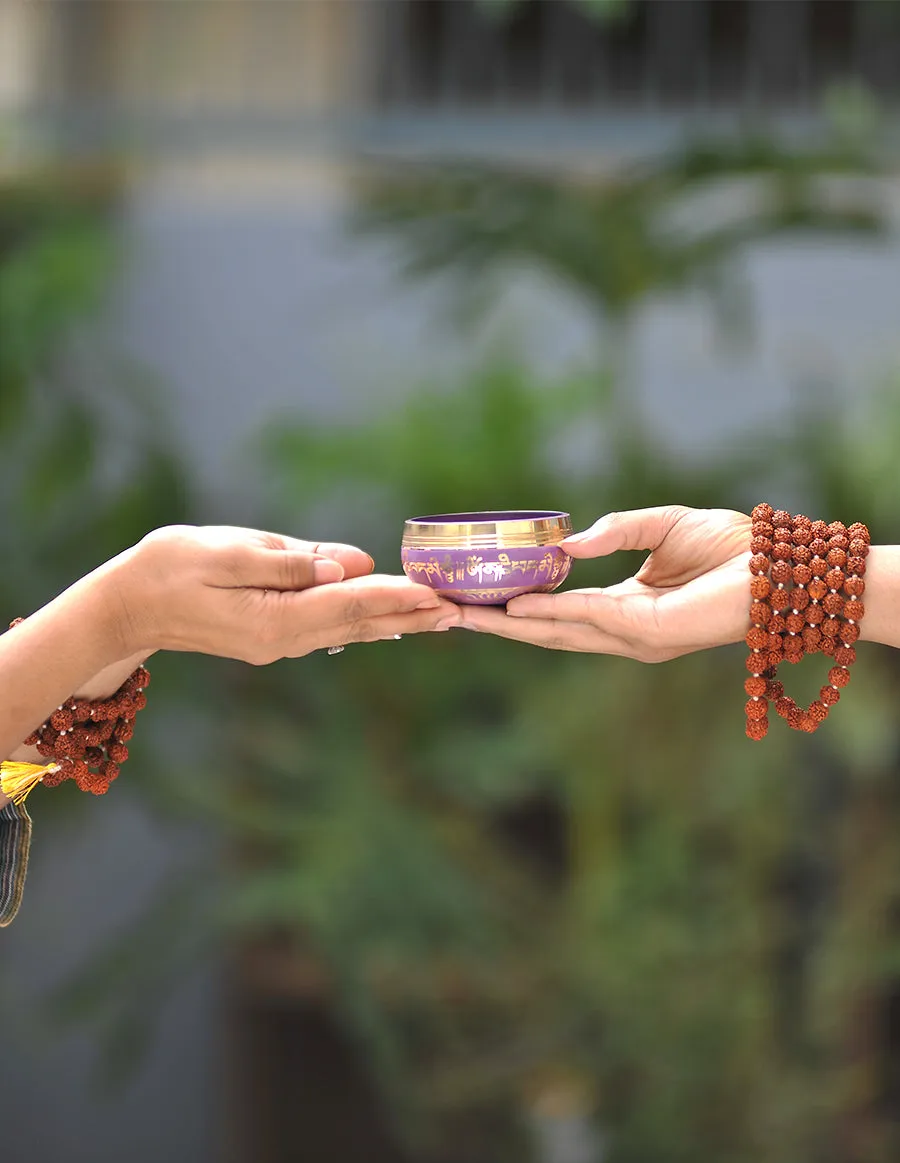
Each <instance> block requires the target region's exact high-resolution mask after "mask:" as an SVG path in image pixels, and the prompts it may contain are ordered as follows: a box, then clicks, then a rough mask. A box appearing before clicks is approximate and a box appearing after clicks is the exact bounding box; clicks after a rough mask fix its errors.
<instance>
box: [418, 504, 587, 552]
mask: <svg viewBox="0 0 900 1163" xmlns="http://www.w3.org/2000/svg"><path fill="white" fill-rule="evenodd" d="M492 516H493V514H492V513H490V512H485V513H446V514H441V515H434V516H430V517H412V518H410V520H408V521H407V522H406V523H405V524H404V527H403V548H404V549H491V548H494V547H497V548H501V549H524V548H528V547H529V546H532V547H535V546H538V547H539V546H543V545H558V544H559V543H560V541H562V540H563V538H565V537H568V536H569V534H570V533H571V532H572V518H571V517H570V516H569V514H568V513H562V512H555V511H552V510H522V511H521V512H515V511H508V512H502V513H501V512H500V511H498V512H497V514H496V517H497V520H491V517H492Z"/></svg>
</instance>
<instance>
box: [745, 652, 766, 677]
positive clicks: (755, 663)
mask: <svg viewBox="0 0 900 1163" xmlns="http://www.w3.org/2000/svg"><path fill="white" fill-rule="evenodd" d="M766 663H767V655H765V654H751V655H749V656H748V658H747V661H746V662H745V663H744V665H745V666H746V667H747V669H748V670H749V671H750V673H751V674H762V672H763V671H764V670H765V669H766Z"/></svg>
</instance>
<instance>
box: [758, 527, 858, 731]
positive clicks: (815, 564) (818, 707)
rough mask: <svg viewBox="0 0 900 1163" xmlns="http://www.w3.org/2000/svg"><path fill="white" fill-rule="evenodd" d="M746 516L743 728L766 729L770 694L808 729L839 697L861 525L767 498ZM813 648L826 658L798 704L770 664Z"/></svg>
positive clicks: (851, 637)
mask: <svg viewBox="0 0 900 1163" xmlns="http://www.w3.org/2000/svg"><path fill="white" fill-rule="evenodd" d="M751 517H752V522H753V524H752V530H751V540H750V552H751V557H750V573H751V581H750V621H751V627H750V630H749V631H748V632H747V637H746V643H747V645H748V646H749V647H750V655H749V657H748V658H747V670H748V671H749V672H750V677H749V678H748V679H747V680H746V682H745V683H744V690H745V691H746V692H747V695H748V696H749V697H748V700H747V704H746V706H745V712H746V716H747V734H748V736H749V737H750V738H751V739H762V738H763V737H764V736H765V735H766V733H767V731H768V729H769V718H768V710H769V702H770V701H772V702H774V703H775V710H776V711H777V713H778V714H779V715H780V716H781V717H782V718H783V719H785V720H786V721H787V723H788V726H790V727H793V728H794V729H795V730H798V731H809V732H812V731H815V730H816V728H817V727H818V726H819V724H820V723H823V722H824V721H825V719H826V718H827V717H828V712H829V711H830V709H831V708H832V707H833V706H834V704H835V703H836V702H837V701H838V699H839V698H840V697H841V690H842V688H843V687H845V686H846V685H847V683H848V682H849V681H850V667H851V666H852V665H853V663H854V662H855V661H856V650H855V648H854V643H855V642H856V640H857V639H858V638H859V623H860V622H861V620H862V618H863V615H864V614H865V606H864V605H863V602H862V596H863V594H864V593H865V588H866V585H865V581H864V580H863V578H864V575H865V572H866V557H867V555H868V552H869V531H868V529H867V528H866V526H865V525H862V524H860V523H859V522H856V523H854V524H853V525H850V526H849V528H848V527H847V526H845V525H844V524H843V523H842V522H840V521H832V522H831V524H830V525H827V524H826V523H825V522H824V521H811V520H810V519H809V517H804V516H803V514H800V513H798V514H797V515H795V516H791V514H790V513H788V512H786V511H785V510H784V509H773V508H772V506H771V505H767V504H760V505H757V506H756V508H755V509H754V510H753V513H752V515H751ZM820 653H821V654H826V655H828V656H829V657H831V658H833V659H834V665H833V666H832V667H831V669H830V670H829V671H828V682H827V683H826V684H825V685H824V686H823V687H822V689H821V690H820V691H819V697H818V698H817V699H814V700H813V701H812V702H811V703H810V705H809V706H808V707H807V708H806V709H805V710H804V708H803V707H801V706H799V705H798V704H797V703H796V702H795V701H794V700H793V699H792V698H791V697H790V696H789V695H786V694H785V693H784V686H783V685H782V683H780V682H779V681H778V680H777V678H776V675H777V672H778V667H779V666H780V664H781V663H782V662H789V663H797V662H799V661H800V659H801V658H803V657H804V655H807V654H820Z"/></svg>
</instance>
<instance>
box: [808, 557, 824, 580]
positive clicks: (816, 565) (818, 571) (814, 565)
mask: <svg viewBox="0 0 900 1163" xmlns="http://www.w3.org/2000/svg"><path fill="white" fill-rule="evenodd" d="M809 568H810V569H811V570H812V571H813V574H814V575H815V576H816V577H824V576H825V574H826V573H828V569H829V566H828V562H827V561H826V560H825V558H824V557H819V555H818V554H816V556H815V557H814V558H812V560H811V561H810V563H809Z"/></svg>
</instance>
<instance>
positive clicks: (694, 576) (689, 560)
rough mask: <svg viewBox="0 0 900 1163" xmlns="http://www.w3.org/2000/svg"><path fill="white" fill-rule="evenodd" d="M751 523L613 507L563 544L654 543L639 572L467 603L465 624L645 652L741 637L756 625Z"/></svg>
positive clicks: (572, 646) (569, 646)
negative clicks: (502, 603)
mask: <svg viewBox="0 0 900 1163" xmlns="http://www.w3.org/2000/svg"><path fill="white" fill-rule="evenodd" d="M750 524H751V523H750V518H749V517H748V516H747V515H746V514H744V513H738V512H735V511H733V510H731V509H689V508H686V507H684V506H680V505H666V506H663V507H660V508H655V509H637V510H632V511H630V512H623V513H611V514H609V515H607V516H605V517H601V518H600V520H599V521H597V522H596V523H595V524H594V525H593V526H592V527H591V528H590V529H588V530H587V531H586V532H584V533H578V534H575V535H574V536H573V537H569V538H567V540H566V541H564V542H563V548H564V549H565V550H566V552H567V553H569V554H571V556H572V557H581V558H592V557H604V556H607V555H608V554H611V553H616V552H618V551H619V550H633V549H649V550H650V551H651V552H650V555H649V557H647V559H646V560H645V561H644V563H643V565H642V566H641V567H640V569H639V570H638V571H637V573H636V574H635V575H634V576H633V577H630V578H628V579H627V580H625V581H622V582H619V583H618V584H617V585H612V586H607V587H605V588H603V589H581V590H569V591H567V592H566V593H562V594H526V595H523V596H522V597H519V598H513V599H512V600H511V601H510V602H509V604H508V605H507V607H506V610H505V611H504V610H497V609H494V608H490V607H484V606H467V607H465V608H464V610H463V612H462V623H461V624H462V625H463V626H464V627H465V628H467V629H471V630H480V631H484V632H487V633H491V634H498V635H500V636H501V637H504V638H514V639H517V640H518V641H520V642H530V643H533V644H534V645H536V646H545V647H547V648H548V649H552V650H575V651H583V652H588V653H596V654H618V655H622V656H624V657H627V658H635V659H638V660H640V661H642V662H664V661H666V660H668V659H671V658H677V657H679V656H680V655H682V654H690V653H692V652H693V651H697V650H704V649H707V648H709V647H713V646H723V645H726V644H727V643H730V642H739V641H741V639H742V638H743V637H744V635H745V634H746V632H747V628H748V625H749V623H748V610H749V574H748V562H749V558H750V548H749V546H750Z"/></svg>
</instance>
